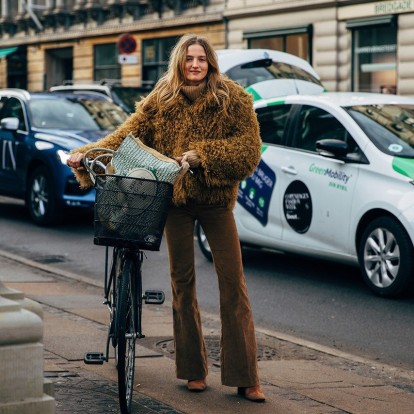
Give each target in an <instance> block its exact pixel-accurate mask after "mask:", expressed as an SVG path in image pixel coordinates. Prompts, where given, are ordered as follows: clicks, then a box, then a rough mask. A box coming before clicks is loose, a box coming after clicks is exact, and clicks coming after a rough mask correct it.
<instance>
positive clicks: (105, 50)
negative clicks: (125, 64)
mask: <svg viewBox="0 0 414 414" xmlns="http://www.w3.org/2000/svg"><path fill="white" fill-rule="evenodd" d="M93 53H94V73H93V79H94V80H96V81H100V80H102V79H121V65H120V64H119V63H118V55H119V51H118V47H117V45H116V43H108V44H104V45H95V46H94V49H93Z"/></svg>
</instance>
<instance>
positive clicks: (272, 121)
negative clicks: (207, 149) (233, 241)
mask: <svg viewBox="0 0 414 414" xmlns="http://www.w3.org/2000/svg"><path fill="white" fill-rule="evenodd" d="M255 106H256V111H257V115H258V119H259V123H260V128H261V136H262V140H263V148H262V159H261V161H260V164H259V166H258V167H257V169H256V171H255V173H254V174H253V176H252V177H250V178H248V179H247V180H245V181H243V182H242V183H241V185H240V188H239V196H238V202H237V205H236V208H235V218H236V222H237V227H238V231H239V236H240V241H241V243H242V244H243V243H244V244H249V245H255V246H258V247H266V248H271V249H277V250H281V251H285V252H291V253H299V254H305V255H309V256H314V257H318V258H325V259H331V260H335V261H341V262H347V263H359V266H360V269H361V272H362V275H363V278H364V280H365V282H366V283H367V284H368V286H369V287H370V288H371V289H372V290H373V291H374V292H376V293H377V294H379V295H382V296H387V297H396V296H400V295H402V294H404V293H406V292H408V291H409V289H410V288H411V287H412V286H413V281H414V249H413V243H414V99H412V98H406V97H401V96H396V95H381V94H367V93H366V94H363V93H329V92H327V93H321V94H318V95H302V96H301V95H294V96H293V95H292V96H288V97H284V98H282V97H278V98H272V99H262V100H258V101H256V103H255ZM197 232H198V236H199V244H200V247H201V249H202V251H203V253H204V254H205V255H206V256H207V257H211V253H210V249H209V247H208V243H207V241H206V240H205V236H204V234H203V232H202V229H200V227H197Z"/></svg>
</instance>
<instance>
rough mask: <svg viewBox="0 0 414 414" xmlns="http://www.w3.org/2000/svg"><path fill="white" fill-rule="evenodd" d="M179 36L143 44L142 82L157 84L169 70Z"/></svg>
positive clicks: (150, 40) (149, 40)
mask: <svg viewBox="0 0 414 414" xmlns="http://www.w3.org/2000/svg"><path fill="white" fill-rule="evenodd" d="M177 40H178V36H173V37H165V38H162V39H148V40H143V42H142V81H143V84H144V85H145V84H155V83H156V82H157V81H158V79H159V78H161V76H162V75H163V74H164V73H165V72H166V70H167V68H168V59H169V57H170V53H171V50H172V48H173V47H174V45H175V44H176V43H177Z"/></svg>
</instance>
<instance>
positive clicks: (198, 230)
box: [196, 222, 213, 262]
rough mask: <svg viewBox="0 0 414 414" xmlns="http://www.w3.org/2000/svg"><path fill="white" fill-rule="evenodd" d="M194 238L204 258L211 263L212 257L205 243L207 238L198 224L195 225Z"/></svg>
mask: <svg viewBox="0 0 414 414" xmlns="http://www.w3.org/2000/svg"><path fill="white" fill-rule="evenodd" d="M196 236H197V241H198V246H199V247H200V250H201V253H203V255H204V256H205V258H206V259H207V260H209V261H210V262H212V261H213V255H212V254H211V249H210V246H209V244H208V241H207V237H206V235H205V233H204V230H203V229H202V227H201V226H200V223H199V222H197V223H196Z"/></svg>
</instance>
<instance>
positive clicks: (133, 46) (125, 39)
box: [118, 34, 137, 55]
mask: <svg viewBox="0 0 414 414" xmlns="http://www.w3.org/2000/svg"><path fill="white" fill-rule="evenodd" d="M118 49H119V51H120V53H122V54H124V55H129V54H131V53H134V52H135V51H136V50H137V42H136V40H135V39H134V37H133V36H131V35H130V34H124V35H122V36H121V37H120V38H119V40H118Z"/></svg>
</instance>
